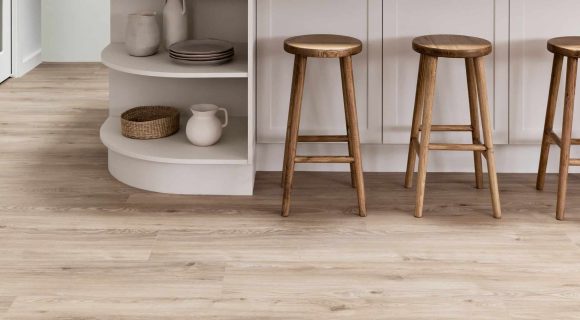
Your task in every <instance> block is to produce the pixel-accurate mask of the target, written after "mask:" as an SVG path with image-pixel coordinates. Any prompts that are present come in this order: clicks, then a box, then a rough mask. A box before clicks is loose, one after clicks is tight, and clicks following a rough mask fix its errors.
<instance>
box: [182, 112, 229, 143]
mask: <svg viewBox="0 0 580 320" xmlns="http://www.w3.org/2000/svg"><path fill="white" fill-rule="evenodd" d="M190 110H191V112H192V113H193V116H192V117H191V118H190V119H189V121H188V122H187V129H186V134H187V139H189V141H190V142H191V143H193V144H194V145H196V146H199V147H208V146H211V145H214V144H216V143H217V142H218V141H219V140H220V138H221V137H222V132H223V129H224V128H225V127H227V126H228V111H227V110H226V109H224V108H220V107H218V106H216V105H213V104H198V105H194V106H191V109H190ZM218 111H223V112H224V115H225V123H223V124H222V122H221V121H220V119H219V118H218V117H217V112H218Z"/></svg>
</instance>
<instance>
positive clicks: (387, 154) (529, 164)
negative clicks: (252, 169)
mask: <svg viewBox="0 0 580 320" xmlns="http://www.w3.org/2000/svg"><path fill="white" fill-rule="evenodd" d="M346 151H347V149H346V146H345V145H341V144H326V145H323V144H301V145H299V147H298V153H300V154H303V155H315V154H317V155H344V154H346ZM407 151H408V146H406V145H363V146H362V156H363V163H364V164H363V166H364V171H365V172H404V171H405V170H406V163H407ZM574 151H580V148H578V149H577V150H574V148H573V150H572V156H573V157H580V152H574ZM559 154H560V149H559V148H557V147H552V149H551V152H550V161H549V163H548V171H549V172H557V170H558V164H559ZM495 155H496V165H497V170H498V172H501V173H537V170H538V161H539V159H540V146H539V145H498V146H496V151H495ZM283 158H284V145H283V144H258V145H257V157H256V166H257V170H258V171H280V170H281V169H282V161H283ZM485 165H486V164H485V159H484V167H485ZM296 170H298V171H347V170H348V166H347V165H341V164H297V165H296ZM473 170H474V169H473V154H472V153H471V152H453V151H431V152H430V153H429V172H473ZM570 172H580V169H578V168H570Z"/></svg>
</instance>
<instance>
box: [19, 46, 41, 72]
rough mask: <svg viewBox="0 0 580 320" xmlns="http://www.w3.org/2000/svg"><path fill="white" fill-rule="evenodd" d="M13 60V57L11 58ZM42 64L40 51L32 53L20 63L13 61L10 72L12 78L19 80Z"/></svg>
mask: <svg viewBox="0 0 580 320" xmlns="http://www.w3.org/2000/svg"><path fill="white" fill-rule="evenodd" d="M13 58H14V57H13ZM41 63H42V50H40V49H39V50H37V51H35V52H34V53H32V54H30V55H28V56H26V57H24V59H22V62H19V61H16V60H14V61H13V65H12V70H14V71H13V73H14V77H16V78H19V77H22V76H24V75H25V74H27V73H28V72H30V71H32V69H34V68H36V67H38V65H40V64H41Z"/></svg>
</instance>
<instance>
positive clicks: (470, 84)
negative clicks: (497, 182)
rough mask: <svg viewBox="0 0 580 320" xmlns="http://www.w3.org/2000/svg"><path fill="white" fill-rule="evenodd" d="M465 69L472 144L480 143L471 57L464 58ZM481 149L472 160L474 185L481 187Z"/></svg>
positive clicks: (473, 66)
mask: <svg viewBox="0 0 580 320" xmlns="http://www.w3.org/2000/svg"><path fill="white" fill-rule="evenodd" d="M465 69H466V72H467V91H468V93H469V117H470V119H471V128H472V132H471V141H472V143H473V144H481V137H480V134H479V115H478V110H477V107H478V102H477V79H476V77H475V63H474V62H473V59H471V58H468V59H465ZM481 157H482V155H481V151H474V152H473V161H474V164H475V187H476V188H477V189H482V188H483V169H482V167H483V163H482V160H481Z"/></svg>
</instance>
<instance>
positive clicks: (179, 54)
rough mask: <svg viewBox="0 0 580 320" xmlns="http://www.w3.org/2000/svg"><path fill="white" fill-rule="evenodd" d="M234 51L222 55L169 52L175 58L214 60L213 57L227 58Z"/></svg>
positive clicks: (221, 53)
mask: <svg viewBox="0 0 580 320" xmlns="http://www.w3.org/2000/svg"><path fill="white" fill-rule="evenodd" d="M233 53H234V50H233V49H232V50H228V51H225V52H220V53H210V54H189V53H180V52H175V51H171V50H170V51H169V54H172V55H174V56H183V57H193V58H213V57H218V56H225V55H229V54H233Z"/></svg>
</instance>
